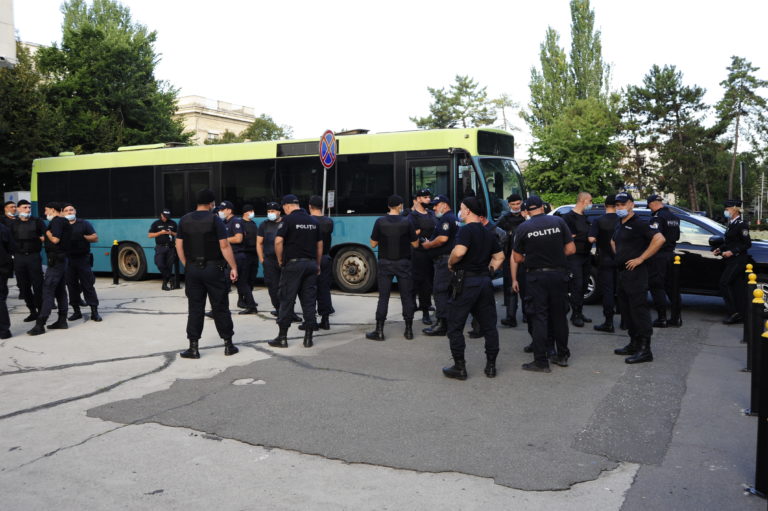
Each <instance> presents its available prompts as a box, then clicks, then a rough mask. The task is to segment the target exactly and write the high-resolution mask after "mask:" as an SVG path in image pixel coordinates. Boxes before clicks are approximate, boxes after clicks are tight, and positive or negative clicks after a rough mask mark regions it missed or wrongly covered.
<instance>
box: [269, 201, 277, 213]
mask: <svg viewBox="0 0 768 511" xmlns="http://www.w3.org/2000/svg"><path fill="white" fill-rule="evenodd" d="M267 211H280V204H278V203H277V202H267Z"/></svg>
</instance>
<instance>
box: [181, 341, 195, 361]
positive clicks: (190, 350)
mask: <svg viewBox="0 0 768 511" xmlns="http://www.w3.org/2000/svg"><path fill="white" fill-rule="evenodd" d="M179 356H180V357H181V358H200V352H199V351H198V350H197V341H193V340H190V341H189V348H188V349H187V350H185V351H182V352H181V353H179Z"/></svg>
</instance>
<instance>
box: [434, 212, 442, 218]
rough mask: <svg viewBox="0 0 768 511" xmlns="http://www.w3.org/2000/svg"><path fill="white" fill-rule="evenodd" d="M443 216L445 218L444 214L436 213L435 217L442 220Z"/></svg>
mask: <svg viewBox="0 0 768 511" xmlns="http://www.w3.org/2000/svg"><path fill="white" fill-rule="evenodd" d="M442 216H443V214H442V213H437V212H436V213H435V217H437V218H440V217H442Z"/></svg>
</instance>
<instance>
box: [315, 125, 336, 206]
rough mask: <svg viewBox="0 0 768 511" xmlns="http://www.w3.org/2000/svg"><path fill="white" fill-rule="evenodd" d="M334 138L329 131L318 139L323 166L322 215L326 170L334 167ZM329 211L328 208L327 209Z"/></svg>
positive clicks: (324, 202)
mask: <svg viewBox="0 0 768 511" xmlns="http://www.w3.org/2000/svg"><path fill="white" fill-rule="evenodd" d="M336 150H337V147H336V136H335V135H334V134H333V131H331V130H325V133H323V136H322V137H320V151H319V152H320V163H321V164H322V165H323V215H325V205H326V204H327V203H328V197H327V195H328V169H330V168H331V167H333V166H334V165H336ZM329 209H330V208H329Z"/></svg>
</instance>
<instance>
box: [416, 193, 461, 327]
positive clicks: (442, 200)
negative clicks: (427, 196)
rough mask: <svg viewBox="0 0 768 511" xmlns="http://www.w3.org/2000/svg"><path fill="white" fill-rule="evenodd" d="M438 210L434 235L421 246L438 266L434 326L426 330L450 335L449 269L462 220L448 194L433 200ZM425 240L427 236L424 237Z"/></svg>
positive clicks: (435, 210)
mask: <svg viewBox="0 0 768 511" xmlns="http://www.w3.org/2000/svg"><path fill="white" fill-rule="evenodd" d="M432 206H433V208H432V209H433V211H434V212H435V224H436V225H435V230H434V232H433V234H432V238H431V239H430V240H428V241H425V242H422V243H421V246H422V247H424V248H426V249H427V250H428V251H429V254H430V255H431V256H432V263H433V265H434V268H435V274H434V287H433V294H434V296H435V316H436V317H437V321H436V322H435V324H434V325H432V326H431V327H429V328H425V329H424V330H423V332H424V334H426V335H432V336H435V335H446V334H447V333H448V321H447V320H448V286H449V285H450V283H451V272H450V271H449V270H448V258H449V257H450V255H451V250H453V242H454V240H455V238H456V232H457V231H458V223H459V221H458V219H457V218H456V215H454V214H453V211H451V206H450V203H449V202H448V197H446V196H445V195H438V196H437V197H435V199H434V200H433V201H432ZM421 239H424V238H423V237H421Z"/></svg>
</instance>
